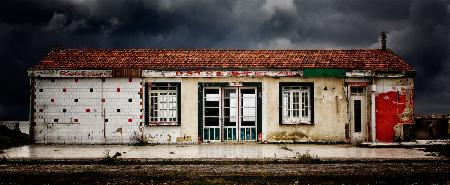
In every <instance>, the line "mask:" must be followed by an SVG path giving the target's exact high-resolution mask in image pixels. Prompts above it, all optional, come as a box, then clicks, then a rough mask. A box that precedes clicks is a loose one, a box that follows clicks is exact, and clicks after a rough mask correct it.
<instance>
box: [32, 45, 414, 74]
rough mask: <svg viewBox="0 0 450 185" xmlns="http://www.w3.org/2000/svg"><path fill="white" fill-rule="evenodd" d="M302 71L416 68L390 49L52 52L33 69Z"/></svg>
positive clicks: (78, 50) (99, 50)
mask: <svg viewBox="0 0 450 185" xmlns="http://www.w3.org/2000/svg"><path fill="white" fill-rule="evenodd" d="M114 68H137V69H155V70H184V69H186V70H189V69H243V70H244V69H245V70H249V69H303V68H336V69H349V70H381V71H411V70H414V69H413V68H412V66H411V65H409V64H407V63H406V62H405V61H404V60H403V59H402V58H400V57H399V56H398V55H396V54H395V53H393V52H392V51H391V50H379V49H359V50H156V49H64V50H61V51H51V52H50V53H48V54H47V55H46V56H45V57H44V58H43V59H42V60H41V61H40V62H39V63H38V64H37V65H36V66H35V67H34V68H33V69H114Z"/></svg>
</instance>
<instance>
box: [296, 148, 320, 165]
mask: <svg viewBox="0 0 450 185" xmlns="http://www.w3.org/2000/svg"><path fill="white" fill-rule="evenodd" d="M295 154H296V155H297V156H296V158H297V160H298V162H300V163H303V164H311V163H319V162H320V159H319V158H318V157H317V155H312V154H310V153H309V152H308V151H306V153H304V154H300V152H297V153H295Z"/></svg>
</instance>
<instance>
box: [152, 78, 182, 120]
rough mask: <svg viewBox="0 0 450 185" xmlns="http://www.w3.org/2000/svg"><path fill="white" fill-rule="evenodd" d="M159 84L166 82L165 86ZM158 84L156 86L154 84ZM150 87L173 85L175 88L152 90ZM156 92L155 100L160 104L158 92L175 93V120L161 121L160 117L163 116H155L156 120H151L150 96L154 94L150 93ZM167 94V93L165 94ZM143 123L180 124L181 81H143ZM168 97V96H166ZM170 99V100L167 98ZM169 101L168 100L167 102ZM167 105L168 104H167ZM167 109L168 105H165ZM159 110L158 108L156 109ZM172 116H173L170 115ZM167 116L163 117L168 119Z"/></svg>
mask: <svg viewBox="0 0 450 185" xmlns="http://www.w3.org/2000/svg"><path fill="white" fill-rule="evenodd" d="M161 84H168V85H167V86H162V85H161ZM155 85H158V86H155ZM152 87H175V90H170V89H167V90H152ZM154 92H155V93H157V94H158V96H157V99H158V100H157V101H158V103H157V104H158V105H159V104H160V97H159V96H160V94H161V93H167V94H169V93H175V97H176V98H175V101H176V102H175V105H176V107H175V109H176V110H175V112H176V116H175V119H176V120H175V121H170V120H168V121H161V120H160V119H163V117H157V118H156V119H158V120H157V121H152V119H154V117H152V112H151V106H153V102H152V98H154V97H155V96H152V93H154ZM166 96H169V95H166ZM144 97H145V125H147V126H180V125H181V82H146V83H145V96H144ZM166 98H169V97H166ZM168 101H170V100H168ZM169 103H170V102H169ZM167 106H169V105H167ZM167 109H168V107H167ZM158 111H159V109H158ZM170 118H173V117H170ZM170 118H169V117H165V118H164V119H170Z"/></svg>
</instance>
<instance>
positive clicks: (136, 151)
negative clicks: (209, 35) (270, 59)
mask: <svg viewBox="0 0 450 185" xmlns="http://www.w3.org/2000/svg"><path fill="white" fill-rule="evenodd" d="M116 152H119V153H120V154H121V156H120V157H119V158H123V159H151V160H164V159H170V160H233V159H255V160H275V159H280V160H294V159H296V158H298V157H301V155H303V154H306V153H308V154H311V155H312V156H317V158H319V159H321V160H441V159H443V158H441V157H436V156H430V155H427V154H429V153H428V152H424V151H423V150H421V149H411V148H360V147H355V146H352V145H347V144H334V145H323V144H256V143H245V144H226V143H221V144H199V145H154V146H128V145H26V146H21V147H14V148H9V149H5V150H3V151H1V152H0V157H2V156H4V157H5V158H7V159H16V160H20V159H50V160H71V159H98V158H104V157H105V156H106V155H107V154H108V155H109V156H113V155H114V154H115V153H116Z"/></svg>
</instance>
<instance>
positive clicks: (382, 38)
mask: <svg viewBox="0 0 450 185" xmlns="http://www.w3.org/2000/svg"><path fill="white" fill-rule="evenodd" d="M380 37H381V50H386V38H387V36H386V32H385V31H382V32H381V34H380Z"/></svg>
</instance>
